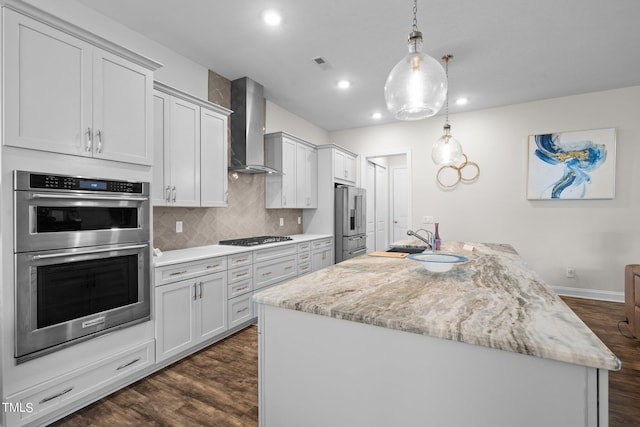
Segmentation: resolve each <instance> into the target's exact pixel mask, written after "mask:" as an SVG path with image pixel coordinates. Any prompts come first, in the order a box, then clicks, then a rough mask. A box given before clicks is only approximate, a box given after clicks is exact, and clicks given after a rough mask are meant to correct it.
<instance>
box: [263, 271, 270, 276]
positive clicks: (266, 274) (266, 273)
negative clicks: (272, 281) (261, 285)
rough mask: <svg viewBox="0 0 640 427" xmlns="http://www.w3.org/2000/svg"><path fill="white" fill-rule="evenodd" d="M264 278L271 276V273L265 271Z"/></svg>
mask: <svg viewBox="0 0 640 427" xmlns="http://www.w3.org/2000/svg"><path fill="white" fill-rule="evenodd" d="M262 275H263V276H270V275H271V272H270V271H265V272H264V273H262Z"/></svg>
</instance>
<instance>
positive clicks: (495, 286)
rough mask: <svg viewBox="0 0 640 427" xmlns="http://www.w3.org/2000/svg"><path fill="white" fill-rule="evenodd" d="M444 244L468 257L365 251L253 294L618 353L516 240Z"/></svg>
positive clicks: (440, 332) (608, 360)
mask: <svg viewBox="0 0 640 427" xmlns="http://www.w3.org/2000/svg"><path fill="white" fill-rule="evenodd" d="M472 245H473V248H474V249H473V251H469V250H465V249H463V244H462V243H455V242H445V243H443V247H442V251H441V252H442V253H451V254H457V255H463V256H465V257H467V258H469V261H468V262H466V263H463V264H459V265H456V266H455V267H454V268H453V269H452V270H450V271H448V272H445V273H432V272H429V271H427V270H425V269H424V268H422V266H421V265H420V264H419V263H417V262H414V261H411V260H409V259H398V258H382V257H370V256H367V255H362V256H359V257H356V258H352V259H350V260H347V261H344V262H341V263H339V264H336V265H333V266H330V267H328V268H325V269H322V270H319V271H316V272H314V273H312V274H309V275H306V276H302V277H299V278H297V279H293V280H291V281H288V282H285V283H283V284H281V285H279V286H275V287H273V288H269V289H266V290H264V291H261V292H259V293H257V294H256V295H255V296H254V300H255V301H256V302H258V303H261V304H267V305H273V306H277V307H282V308H286V309H291V310H298V311H303V312H307V313H312V314H317V315H322V316H328V317H333V318H337V319H343V320H348V321H354V322H360V323H365V324H370V325H375V326H380V327H384V328H390V329H397V330H400V331H405V332H411V333H417V334H423V335H429V336H433V337H438V338H444V339H448V340H453V341H460V342H464V343H468V344H474V345H482V346H486V347H490V348H494V349H498V350H505V351H511V352H516V353H521V354H526V355H530V356H536V357H541V358H545V359H553V360H558V361H562V362H567V363H573V364H577V365H583V366H588V367H593V368H601V369H607V370H618V369H620V360H619V359H618V358H617V357H616V356H615V355H614V354H613V353H612V352H611V351H610V350H609V349H608V348H607V347H606V346H605V345H604V344H603V343H602V341H600V339H599V338H598V337H597V336H596V335H595V334H594V333H593V332H592V331H591V330H590V329H589V328H588V327H587V326H586V325H585V324H584V323H583V322H582V321H581V320H580V319H579V318H578V316H577V315H576V314H575V313H574V312H573V311H572V310H571V309H570V308H569V307H568V306H567V305H566V304H565V303H564V302H563V301H562V300H561V299H560V297H558V296H557V295H556V294H555V292H554V291H553V290H551V289H550V288H549V287H548V286H547V285H546V284H545V283H544V281H543V280H542V279H541V278H540V277H539V276H538V274H537V273H535V272H534V271H532V270H531V268H529V267H528V266H527V264H526V263H525V262H524V260H523V259H522V258H521V257H520V256H519V255H518V253H517V252H516V251H515V250H514V249H513V248H512V247H511V246H510V245H505V244H482V243H473V244H472Z"/></svg>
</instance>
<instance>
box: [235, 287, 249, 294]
mask: <svg viewBox="0 0 640 427" xmlns="http://www.w3.org/2000/svg"><path fill="white" fill-rule="evenodd" d="M245 289H249V287H248V286H243V287H241V288H238V289H236V290H235V291H234V293H235V292H240V291H244V290H245Z"/></svg>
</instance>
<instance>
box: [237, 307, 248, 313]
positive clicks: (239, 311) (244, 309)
mask: <svg viewBox="0 0 640 427" xmlns="http://www.w3.org/2000/svg"><path fill="white" fill-rule="evenodd" d="M247 310H249V307H245V308H242V309H240V310H236V313H242V312H243V311H247Z"/></svg>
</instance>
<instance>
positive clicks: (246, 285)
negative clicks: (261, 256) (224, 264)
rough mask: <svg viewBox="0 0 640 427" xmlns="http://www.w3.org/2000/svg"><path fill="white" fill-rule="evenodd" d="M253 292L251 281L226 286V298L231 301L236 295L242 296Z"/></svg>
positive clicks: (246, 280)
mask: <svg viewBox="0 0 640 427" xmlns="http://www.w3.org/2000/svg"><path fill="white" fill-rule="evenodd" d="M252 290H253V279H245V280H242V281H240V282H236V283H229V284H228V285H227V298H229V299H232V298H234V297H237V296H238V295H244V294H246V293H247V292H251V291H252Z"/></svg>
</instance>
